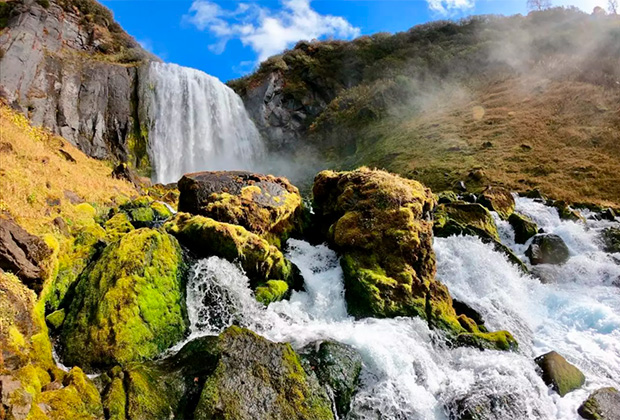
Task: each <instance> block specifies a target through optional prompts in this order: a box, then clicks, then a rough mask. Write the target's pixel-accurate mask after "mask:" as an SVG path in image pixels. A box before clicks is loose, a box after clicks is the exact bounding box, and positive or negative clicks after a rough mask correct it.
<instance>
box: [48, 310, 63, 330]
mask: <svg viewBox="0 0 620 420" xmlns="http://www.w3.org/2000/svg"><path fill="white" fill-rule="evenodd" d="M45 321H46V322H47V325H49V326H50V328H51V329H52V330H57V329H59V328H60V327H61V326H62V324H63V322H65V310H64V308H63V309H59V310H57V311H54V312H52V313H51V314H49V315H48V316H46V317H45Z"/></svg>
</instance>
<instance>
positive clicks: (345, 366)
mask: <svg viewBox="0 0 620 420" xmlns="http://www.w3.org/2000/svg"><path fill="white" fill-rule="evenodd" d="M301 354H302V357H303V358H304V359H305V361H306V363H307V364H309V367H310V369H311V371H313V372H315V373H316V375H317V378H318V379H319V382H321V384H323V385H326V386H328V387H329V388H330V389H331V390H332V392H333V395H334V401H335V403H336V409H337V411H338V415H339V416H340V417H342V418H344V417H345V416H346V415H347V413H348V412H349V409H350V408H351V399H352V398H353V395H354V394H355V392H356V391H357V387H358V385H359V377H360V372H361V370H362V357H361V356H360V354H359V353H358V352H357V351H356V350H355V349H354V348H353V347H351V346H348V345H346V344H342V343H337V342H333V341H323V342H315V343H310V344H308V345H307V346H306V347H304V348H303V349H302V350H301Z"/></svg>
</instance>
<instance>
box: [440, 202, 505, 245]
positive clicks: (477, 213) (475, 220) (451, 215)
mask: <svg viewBox="0 0 620 420" xmlns="http://www.w3.org/2000/svg"><path fill="white" fill-rule="evenodd" d="M433 231H434V233H435V235H437V236H440V237H444V238H445V237H447V236H451V235H472V236H480V237H481V238H491V239H494V240H497V241H499V234H498V233H497V226H496V225H495V220H494V219H493V216H492V215H491V213H490V212H489V211H488V210H487V209H486V208H485V207H483V206H482V205H480V204H475V203H459V202H457V203H447V204H440V205H439V206H437V207H436V208H435V212H434V224H433Z"/></svg>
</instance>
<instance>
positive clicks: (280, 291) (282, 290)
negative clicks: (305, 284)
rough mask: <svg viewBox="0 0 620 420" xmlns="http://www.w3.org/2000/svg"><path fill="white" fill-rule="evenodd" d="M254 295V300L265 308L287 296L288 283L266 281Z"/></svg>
mask: <svg viewBox="0 0 620 420" xmlns="http://www.w3.org/2000/svg"><path fill="white" fill-rule="evenodd" d="M255 294H256V300H258V301H259V302H260V303H262V304H263V305H265V306H266V305H269V304H270V303H271V302H277V301H279V300H282V299H284V298H285V297H286V296H287V295H288V294H289V287H288V283H287V282H285V281H283V280H268V281H267V283H265V284H264V285H263V286H259V287H257V288H256V291H255Z"/></svg>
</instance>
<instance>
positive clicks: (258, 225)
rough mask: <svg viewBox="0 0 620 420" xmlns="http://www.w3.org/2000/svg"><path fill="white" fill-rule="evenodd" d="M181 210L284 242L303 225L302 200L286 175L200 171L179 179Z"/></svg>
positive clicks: (268, 238)
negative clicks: (281, 176) (282, 176)
mask: <svg viewBox="0 0 620 420" xmlns="http://www.w3.org/2000/svg"><path fill="white" fill-rule="evenodd" d="M178 185H179V191H180V197H179V211H183V212H188V213H192V214H196V215H202V216H206V217H210V218H212V219H214V220H217V221H220V222H225V223H231V224H235V225H239V226H243V227H244V228H246V229H247V230H248V231H250V232H253V233H256V234H258V235H260V236H261V237H263V238H265V239H267V240H268V241H269V242H270V243H273V244H275V245H276V246H278V247H279V246H280V245H281V243H282V242H283V241H285V240H286V239H287V238H288V237H289V236H290V234H291V233H293V232H294V231H295V230H298V229H301V224H302V216H303V214H302V213H303V212H302V200H301V196H300V195H299V191H298V190H297V188H296V187H294V186H293V185H291V184H290V183H289V182H288V181H287V180H286V179H285V178H277V177H274V176H271V175H260V174H253V173H249V172H240V171H230V172H224V171H222V172H197V173H193V174H186V175H185V176H183V178H181V180H180V181H179V183H178Z"/></svg>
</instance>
